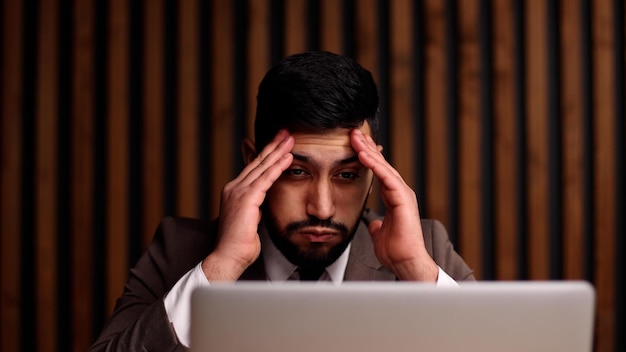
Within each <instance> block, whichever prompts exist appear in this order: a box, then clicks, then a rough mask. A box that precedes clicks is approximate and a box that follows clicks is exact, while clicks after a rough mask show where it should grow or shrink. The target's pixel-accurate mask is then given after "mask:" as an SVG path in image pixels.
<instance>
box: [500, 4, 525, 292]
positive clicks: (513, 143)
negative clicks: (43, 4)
mask: <svg viewBox="0 0 626 352" xmlns="http://www.w3.org/2000/svg"><path fill="white" fill-rule="evenodd" d="M492 17H493V36H492V38H493V62H494V66H493V73H494V81H493V94H494V97H493V102H494V107H493V108H494V116H495V118H494V120H495V123H494V124H495V126H494V131H495V132H494V133H495V136H494V138H495V140H494V149H495V179H496V181H495V182H496V185H495V192H496V195H495V202H496V206H495V212H496V214H495V232H496V238H497V241H496V242H497V243H496V253H497V258H496V277H497V278H498V279H501V280H515V279H517V278H518V277H517V272H518V270H519V268H518V257H517V239H518V237H519V235H520V234H519V221H520V220H522V221H524V220H523V219H518V218H517V211H518V209H517V204H518V202H516V201H515V200H516V198H517V195H518V193H517V187H518V184H519V182H520V181H521V180H523V179H524V177H523V175H520V173H519V170H517V166H516V153H517V145H518V141H517V139H516V138H517V137H516V128H515V126H516V120H517V119H518V118H519V115H518V113H517V112H516V109H515V72H514V65H515V60H518V59H519V56H518V55H519V53H516V52H515V45H514V40H515V39H514V29H513V6H512V4H511V1H508V0H496V1H494V2H493V8H492Z"/></svg>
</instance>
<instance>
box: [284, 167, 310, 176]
mask: <svg viewBox="0 0 626 352" xmlns="http://www.w3.org/2000/svg"><path fill="white" fill-rule="evenodd" d="M283 175H285V176H289V177H294V178H302V177H304V176H306V175H307V172H306V171H304V170H302V169H287V170H285V172H284V173H283Z"/></svg>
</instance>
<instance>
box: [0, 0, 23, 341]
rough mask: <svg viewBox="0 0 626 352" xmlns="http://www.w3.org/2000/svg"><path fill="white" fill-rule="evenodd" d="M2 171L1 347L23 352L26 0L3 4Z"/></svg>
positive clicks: (0, 199)
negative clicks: (22, 142) (22, 223)
mask: <svg viewBox="0 0 626 352" xmlns="http://www.w3.org/2000/svg"><path fill="white" fill-rule="evenodd" d="M2 5H3V6H4V8H3V10H2V14H3V19H2V24H1V25H2V34H3V38H2V43H3V48H2V52H3V55H2V58H1V59H2V82H1V83H2V91H1V93H2V101H1V102H0V107H1V108H2V116H1V117H0V118H1V119H2V129H1V130H0V133H2V136H1V137H2V141H0V143H2V144H1V145H2V147H1V148H2V149H0V153H1V155H0V157H1V158H2V170H0V172H1V179H0V182H1V183H0V187H1V189H0V191H1V193H0V231H1V232H0V236H2V237H1V238H0V240H1V246H0V247H1V248H0V253H1V257H2V258H0V260H1V261H0V263H1V264H0V265H1V270H2V271H1V272H0V279H1V280H2V281H1V283H0V289H1V291H0V294H1V295H2V296H1V303H0V304H1V305H0V312H2V315H1V317H0V319H1V321H0V329H1V331H0V343H1V345H0V347H1V349H2V350H3V351H19V350H20V347H19V343H20V321H21V318H20V316H21V314H20V312H21V304H22V302H21V299H20V291H19V288H20V282H21V281H20V270H19V268H20V261H21V256H20V253H21V250H20V248H21V247H20V237H21V236H20V233H21V226H20V222H21V216H22V214H21V208H22V206H21V194H20V189H21V188H22V186H21V179H22V175H21V168H22V162H21V154H22V150H21V140H20V138H21V135H22V129H21V118H20V116H21V113H22V79H21V76H20V74H21V72H22V60H21V53H22V2H21V1H5V2H3V4H2Z"/></svg>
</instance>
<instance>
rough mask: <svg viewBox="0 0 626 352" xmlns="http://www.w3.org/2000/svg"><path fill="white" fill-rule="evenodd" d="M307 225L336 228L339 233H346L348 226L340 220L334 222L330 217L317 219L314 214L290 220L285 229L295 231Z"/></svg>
mask: <svg viewBox="0 0 626 352" xmlns="http://www.w3.org/2000/svg"><path fill="white" fill-rule="evenodd" d="M307 227H325V228H328V229H333V230H337V231H339V232H341V233H344V234H345V233H348V227H347V226H346V225H344V224H342V223H340V222H334V221H332V220H331V219H324V220H322V219H318V218H316V217H314V216H311V217H309V218H308V219H306V220H302V221H297V222H292V223H290V224H288V225H287V227H286V228H285V230H286V231H287V232H288V233H289V232H295V231H298V230H301V229H304V228H307Z"/></svg>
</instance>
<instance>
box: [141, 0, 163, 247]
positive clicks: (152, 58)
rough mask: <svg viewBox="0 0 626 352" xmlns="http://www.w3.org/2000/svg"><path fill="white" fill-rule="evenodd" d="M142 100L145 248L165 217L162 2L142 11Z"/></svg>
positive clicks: (157, 1) (161, 0) (146, 6)
mask: <svg viewBox="0 0 626 352" xmlns="http://www.w3.org/2000/svg"><path fill="white" fill-rule="evenodd" d="M143 11H144V22H143V42H144V49H143V65H142V69H143V76H142V77H143V80H144V82H143V87H144V92H143V94H142V98H143V101H142V102H141V105H142V111H143V116H141V119H142V135H143V139H142V148H141V153H142V160H141V163H142V165H141V172H142V177H141V185H142V187H143V189H142V195H143V199H142V202H141V203H142V207H143V213H144V216H143V219H142V224H143V226H142V227H143V233H142V234H141V236H142V238H143V241H142V242H143V245H144V247H147V245H148V244H149V243H150V241H151V240H152V236H153V235H154V230H155V229H156V226H157V224H158V223H159V220H160V219H161V217H162V216H163V215H164V214H163V209H164V208H163V202H164V201H163V190H164V187H163V183H164V175H163V164H164V159H163V154H164V151H165V150H164V146H163V143H164V141H163V119H164V115H163V114H164V110H163V109H164V108H163V99H164V96H163V95H164V77H163V69H164V61H165V60H164V58H163V55H164V44H163V43H164V31H163V29H162V26H163V22H164V20H165V18H164V16H165V14H164V11H165V9H164V3H163V0H151V1H150V4H149V6H148V5H147V4H146V5H144V8H143Z"/></svg>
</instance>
